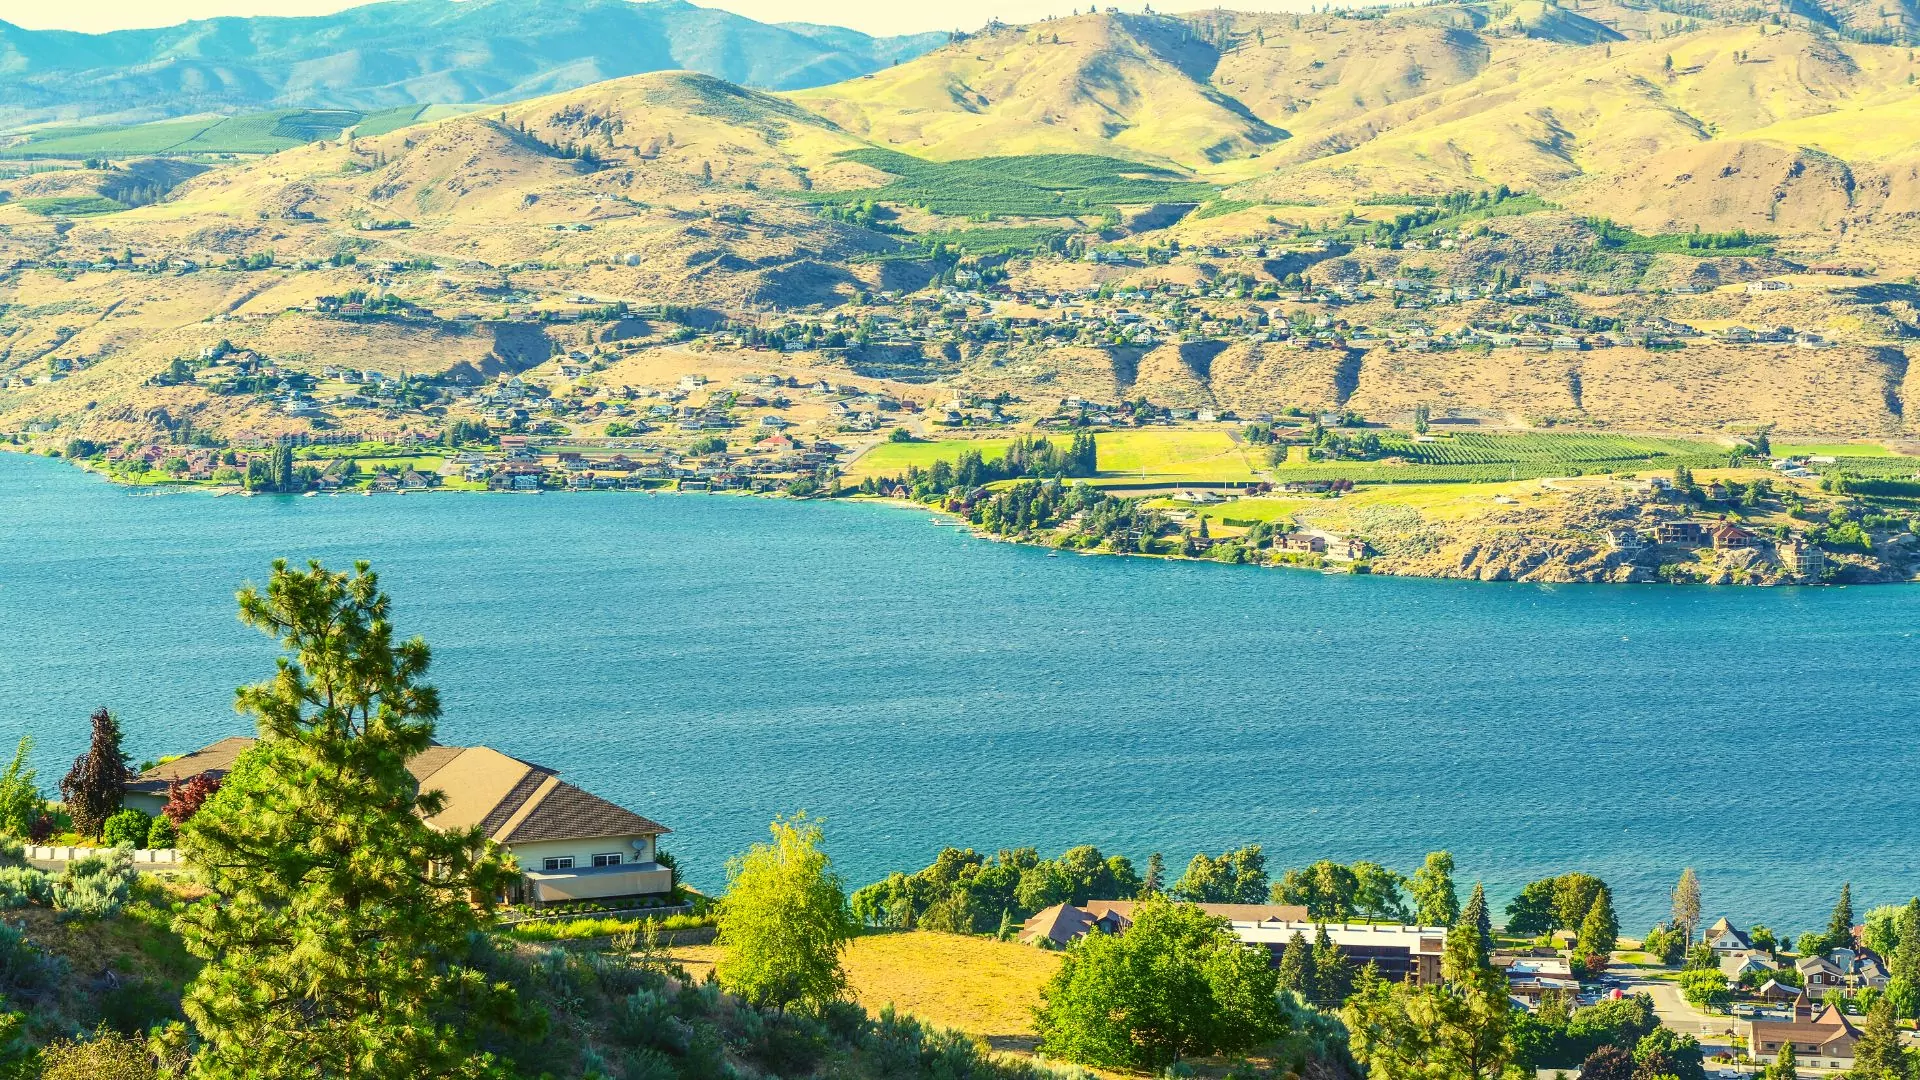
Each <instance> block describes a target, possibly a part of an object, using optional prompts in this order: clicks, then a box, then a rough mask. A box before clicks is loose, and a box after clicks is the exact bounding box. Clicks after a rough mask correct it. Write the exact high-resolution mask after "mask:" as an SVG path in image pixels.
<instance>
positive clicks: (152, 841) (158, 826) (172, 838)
mask: <svg viewBox="0 0 1920 1080" xmlns="http://www.w3.org/2000/svg"><path fill="white" fill-rule="evenodd" d="M179 842H180V828H179V826H177V825H175V824H174V823H173V822H171V821H169V820H167V818H166V816H165V815H164V814H163V815H161V816H160V817H157V818H154V819H153V823H152V824H151V825H148V826H147V847H149V848H151V849H152V850H154V851H161V850H164V849H166V848H170V847H172V846H174V845H175V844H177V843H179Z"/></svg>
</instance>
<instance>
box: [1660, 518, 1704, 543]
mask: <svg viewBox="0 0 1920 1080" xmlns="http://www.w3.org/2000/svg"><path fill="white" fill-rule="evenodd" d="M1654 536H1655V537H1656V538H1657V539H1658V540H1659V542H1660V543H1662V544H1704V543H1706V542H1707V527H1706V526H1705V525H1703V524H1701V523H1700V522H1698V521H1663V522H1661V523H1660V524H1659V526H1658V527H1656V528H1655V530H1654Z"/></svg>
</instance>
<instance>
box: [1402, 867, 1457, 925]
mask: <svg viewBox="0 0 1920 1080" xmlns="http://www.w3.org/2000/svg"><path fill="white" fill-rule="evenodd" d="M1407 891H1408V892H1409V893H1411V894H1412V895H1413V905H1414V919H1415V920H1416V921H1417V922H1419V924H1420V925H1422V926H1452V925H1453V923H1454V920H1456V919H1458V918H1459V917H1460V894H1459V893H1457V892H1455V891H1454V888H1453V855H1452V854H1451V853H1450V852H1445V851H1435V852H1430V853H1428V855H1427V861H1426V862H1425V863H1424V864H1423V865H1422V866H1421V867H1420V869H1418V870H1415V871H1414V872H1413V877H1412V879H1411V880H1410V881H1409V882H1408V884H1407Z"/></svg>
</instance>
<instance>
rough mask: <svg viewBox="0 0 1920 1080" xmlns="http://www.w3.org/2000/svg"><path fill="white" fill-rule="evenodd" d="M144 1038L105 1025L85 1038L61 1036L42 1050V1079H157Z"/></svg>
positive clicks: (153, 1062)
mask: <svg viewBox="0 0 1920 1080" xmlns="http://www.w3.org/2000/svg"><path fill="white" fill-rule="evenodd" d="M156 1071H157V1070H156V1068H155V1061H154V1057H153V1055H152V1054H149V1053H148V1052H147V1044H146V1041H145V1040H143V1039H137V1038H134V1037H133V1036H131V1035H122V1034H120V1033H119V1032H117V1031H110V1030H108V1029H107V1028H105V1027H102V1028H100V1029H99V1030H97V1031H95V1032H94V1033H93V1037H92V1038H90V1039H85V1040H73V1039H61V1040H59V1041H57V1042H54V1043H53V1044H51V1045H49V1046H48V1047H47V1048H46V1049H45V1050H42V1051H41V1052H40V1078H41V1080H153V1077H154V1074H155V1072H156Z"/></svg>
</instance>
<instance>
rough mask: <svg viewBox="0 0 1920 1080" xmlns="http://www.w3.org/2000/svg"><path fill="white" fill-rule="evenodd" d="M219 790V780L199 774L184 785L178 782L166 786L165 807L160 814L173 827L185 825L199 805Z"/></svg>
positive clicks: (215, 777)
mask: <svg viewBox="0 0 1920 1080" xmlns="http://www.w3.org/2000/svg"><path fill="white" fill-rule="evenodd" d="M219 790H220V778H219V777H217V776H208V775H207V774H206V773H201V774H200V775H199V776H195V777H191V778H189V779H188V780H187V782H186V783H184V784H183V783H181V782H180V781H178V780H174V781H171V782H169V783H168V784H167V805H165V806H163V807H161V808H160V812H161V813H162V814H165V815H166V816H167V820H168V821H171V822H173V823H174V824H175V825H185V824H186V823H187V819H188V818H190V817H192V816H193V815H194V814H195V813H196V812H198V811H199V809H200V804H201V803H204V802H206V801H207V800H208V799H210V798H212V797H213V793H214V792H216V791H219Z"/></svg>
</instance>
